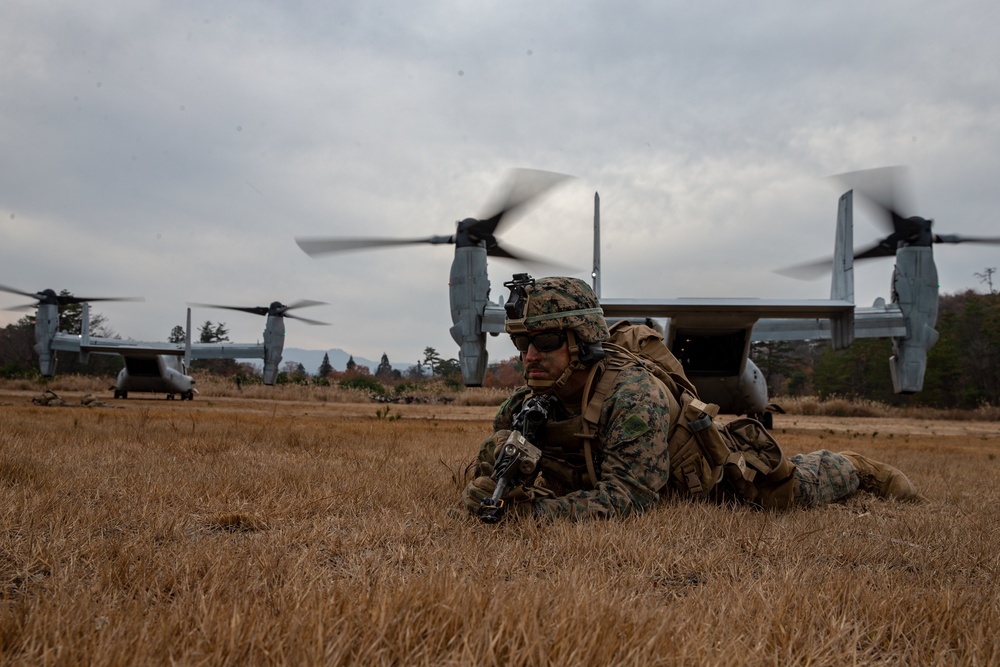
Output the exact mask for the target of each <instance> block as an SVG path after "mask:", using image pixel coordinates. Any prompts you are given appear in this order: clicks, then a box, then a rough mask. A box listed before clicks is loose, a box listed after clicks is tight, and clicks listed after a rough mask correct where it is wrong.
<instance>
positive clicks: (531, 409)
mask: <svg viewBox="0 0 1000 667" xmlns="http://www.w3.org/2000/svg"><path fill="white" fill-rule="evenodd" d="M554 401H555V399H554V398H553V397H551V396H545V395H539V396H531V397H530V398H528V399H527V400H526V401H525V402H524V404H523V405H522V406H521V410H520V411H519V412H518V413H517V414H516V415H514V421H513V424H512V426H513V428H512V429H511V433H510V436H508V438H507V441H506V442H505V443H504V444H503V447H501V448H500V452H499V454H497V457H496V461H495V462H494V464H493V474H492V475H491V476H490V477H491V478H492V479H493V481H494V482H496V485H497V486H496V490H495V491H493V496H492V497H491V498H486V499H485V500H483V502H482V503H480V505H479V520H480V521H482V522H483V523H497V522H498V521H500V520H501V519H502V518H503V516H504V514H505V513H506V511H507V504H506V503H505V502H504V498H503V497H504V496H505V495H506V494H507V491H508V490H509V489H512V488H514V487H516V486H518V485H525V486H530V485H531V483H532V482H534V480H535V477H537V476H538V473H539V470H538V462H539V461H540V460H541V458H542V450H540V449H538V447H535V446H534V445H533V444H532V443H531V441H532V440H534V441H535V442H537V441H538V439H539V436H541V434H542V429H544V428H545V424H546V423H547V422H548V421H549V415H550V414H551V412H552V406H553V404H554Z"/></svg>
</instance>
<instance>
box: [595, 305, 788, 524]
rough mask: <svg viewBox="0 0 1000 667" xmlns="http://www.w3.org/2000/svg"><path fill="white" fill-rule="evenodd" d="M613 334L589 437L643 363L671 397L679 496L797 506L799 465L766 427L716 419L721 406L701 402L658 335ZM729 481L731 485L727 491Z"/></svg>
mask: <svg viewBox="0 0 1000 667" xmlns="http://www.w3.org/2000/svg"><path fill="white" fill-rule="evenodd" d="M610 332H611V339H610V340H609V341H607V342H605V343H604V348H605V350H607V351H608V352H610V353H611V354H609V355H608V357H607V361H606V366H605V372H604V375H603V376H602V377H601V380H600V381H599V382H598V384H597V388H596V389H595V391H594V394H593V397H592V398H591V400H590V402H589V403H588V405H587V408H586V409H585V410H584V416H583V419H584V423H585V425H586V428H587V429H588V430H589V431H591V432H593V431H595V430H596V426H597V420H598V419H599V417H600V413H601V407H602V406H603V404H604V400H605V399H606V398H607V396H608V395H609V394H610V392H611V390H612V389H613V387H614V383H615V379H616V378H617V375H618V372H619V371H620V370H622V369H624V368H626V367H628V366H631V365H634V364H638V365H640V366H642V367H643V368H645V369H646V370H647V371H648V372H649V373H650V374H651V375H652V376H653V377H655V378H656V379H657V380H659V381H660V382H661V383H662V384H663V385H664V389H665V390H666V395H667V401H668V402H669V407H670V421H669V427H668V431H667V445H668V450H669V454H670V478H671V481H670V486H671V487H672V488H673V489H674V490H675V491H676V492H678V493H680V494H681V495H688V496H691V497H694V498H707V497H710V496H717V495H723V494H725V493H726V492H730V493H734V494H735V495H737V496H739V497H740V498H743V499H744V500H749V501H751V502H754V503H757V504H759V505H761V506H763V507H768V508H778V507H787V506H788V505H790V504H791V501H792V491H793V489H792V486H793V481H794V479H793V475H794V472H795V466H794V464H793V463H792V462H791V461H789V460H788V458H787V457H786V456H785V455H784V453H783V452H782V451H781V446H780V445H778V443H777V441H775V439H774V438H773V437H772V436H771V434H770V433H768V432H767V430H766V429H765V428H764V427H763V425H761V424H760V422H758V421H756V420H755V419H737V420H734V421H732V422H730V423H729V424H726V425H724V426H720V425H718V424H717V423H716V422H715V417H716V416H717V415H718V413H719V406H718V405H715V404H714V403H705V402H704V401H702V400H701V399H699V398H698V391H697V390H696V389H695V387H694V385H693V384H692V383H691V381H690V380H689V379H688V378H687V376H686V375H685V374H684V368H683V367H682V366H681V363H680V362H679V361H678V360H677V358H676V357H675V356H674V355H673V354H672V353H671V352H670V350H669V349H667V346H666V345H665V344H664V342H663V336H662V334H660V333H659V332H658V331H656V330H655V329H653V328H651V327H648V326H646V325H643V324H632V323H631V322H629V321H628V320H621V321H619V322H616V323H615V324H614V325H613V326H611V328H610ZM585 444H589V443H586V441H585ZM585 454H586V457H587V459H588V462H587V466H588V470H591V472H593V471H592V467H593V464H592V462H591V460H590V458H591V457H590V451H589V447H586V448H585ZM591 479H594V477H593V476H592V477H591ZM724 480H725V481H726V482H727V484H722V485H720V483H721V482H723V481H724Z"/></svg>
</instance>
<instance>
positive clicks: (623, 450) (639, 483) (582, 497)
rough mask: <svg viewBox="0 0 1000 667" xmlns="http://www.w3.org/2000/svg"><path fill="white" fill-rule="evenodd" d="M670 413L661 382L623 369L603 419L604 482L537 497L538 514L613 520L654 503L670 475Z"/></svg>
mask: <svg viewBox="0 0 1000 667" xmlns="http://www.w3.org/2000/svg"><path fill="white" fill-rule="evenodd" d="M669 412H670V408H669V404H668V402H667V397H666V394H665V389H664V388H663V385H662V384H661V383H660V382H658V381H657V380H656V379H655V378H653V377H652V376H651V375H650V374H649V373H647V372H646V371H645V370H643V369H641V368H638V367H631V368H626V369H624V370H623V371H621V373H620V374H619V376H618V381H617V383H616V386H615V390H614V392H613V393H612V394H611V396H609V397H608V400H606V401H605V403H604V407H603V409H602V410H601V417H600V421H599V423H598V438H599V439H600V441H601V449H602V452H603V461H602V462H601V464H600V473H599V476H600V478H601V479H600V482H598V484H597V486H596V487H595V488H593V489H585V490H580V491H574V492H572V493H568V494H566V495H564V496H559V497H557V498H541V499H536V500H535V501H534V502H533V513H534V515H535V516H536V517H540V518H556V517H565V518H569V519H573V520H580V519H591V518H613V517H624V516H628V515H629V514H632V513H639V512H644V511H646V510H648V509H650V508H651V507H653V506H654V505H655V504H656V503H657V502H658V501H659V499H660V495H659V491H661V490H662V489H664V488H665V487H666V486H667V483H668V482H669V479H670V459H669V452H668V448H667V429H668V427H669V422H670V420H669V418H670V414H669Z"/></svg>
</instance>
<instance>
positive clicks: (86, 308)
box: [80, 301, 90, 364]
mask: <svg viewBox="0 0 1000 667" xmlns="http://www.w3.org/2000/svg"><path fill="white" fill-rule="evenodd" d="M81 306H82V313H81V315H80V363H81V364H85V363H87V361H89V360H90V353H89V352H87V346H88V345H90V304H89V303H87V302H86V301H84V302H83V303H82V304H81Z"/></svg>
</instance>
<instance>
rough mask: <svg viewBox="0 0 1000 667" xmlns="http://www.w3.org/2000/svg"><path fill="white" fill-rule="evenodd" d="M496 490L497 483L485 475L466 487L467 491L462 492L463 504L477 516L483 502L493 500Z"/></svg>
mask: <svg viewBox="0 0 1000 667" xmlns="http://www.w3.org/2000/svg"><path fill="white" fill-rule="evenodd" d="M496 488H497V483H496V482H494V481H493V479H492V478H490V477H487V476H485V475H484V476H481V477H477V478H475V479H474V480H472V481H471V482H469V485H468V486H466V487H465V491H463V492H462V502H463V503H464V504H465V506H466V507H467V508H468V510H469V511H470V512H472V513H473V514H476V513H478V512H479V506H480V505H481V504H482V502H483V501H484V500H486V499H487V498H491V497H492V496H493V492H494V491H495V490H496Z"/></svg>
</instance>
